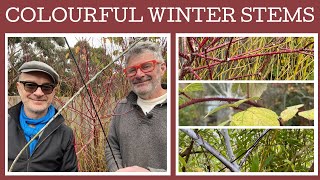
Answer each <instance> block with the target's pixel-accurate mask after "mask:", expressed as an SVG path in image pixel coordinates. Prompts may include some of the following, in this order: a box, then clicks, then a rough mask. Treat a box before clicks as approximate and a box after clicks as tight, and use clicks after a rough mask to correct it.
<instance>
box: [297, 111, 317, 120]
mask: <svg viewBox="0 0 320 180" xmlns="http://www.w3.org/2000/svg"><path fill="white" fill-rule="evenodd" d="M298 115H299V116H302V117H304V118H306V119H309V120H314V110H313V109H311V110H308V111H302V112H299V113H298Z"/></svg>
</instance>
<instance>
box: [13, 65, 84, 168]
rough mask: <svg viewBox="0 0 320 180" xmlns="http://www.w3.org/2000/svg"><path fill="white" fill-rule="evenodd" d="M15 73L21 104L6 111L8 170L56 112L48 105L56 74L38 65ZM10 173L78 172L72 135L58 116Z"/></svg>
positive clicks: (23, 66)
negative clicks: (17, 76)
mask: <svg viewBox="0 0 320 180" xmlns="http://www.w3.org/2000/svg"><path fill="white" fill-rule="evenodd" d="M18 71H19V73H20V74H19V80H18V82H17V89H18V92H19V95H20V97H21V102H20V103H18V104H17V105H15V106H13V107H11V108H9V111H8V112H9V115H8V117H9V120H8V168H10V167H11V165H12V163H13V161H14V159H15V158H16V157H17V155H18V154H19V152H20V151H21V149H22V148H23V147H24V146H25V145H26V144H27V143H28V142H29V141H30V139H32V138H33V137H34V136H35V135H36V134H37V133H38V132H39V131H40V130H41V129H42V128H43V127H44V126H45V125H46V124H47V123H48V122H49V120H50V119H51V118H52V117H53V116H54V115H55V114H56V112H57V110H56V109H55V108H54V107H53V105H52V101H53V98H54V95H55V91H56V86H57V84H58V82H59V75H58V73H57V72H56V71H55V70H54V69H53V68H52V67H50V66H49V65H47V64H45V63H43V62H40V61H29V62H26V63H24V64H23V65H22V66H21V67H20V68H19V70H18ZM13 171H18V172H59V171H60V172H68V171H70V172H75V171H78V168H77V157H76V153H75V148H74V136H73V132H72V129H71V128H70V127H68V126H66V125H65V124H64V118H63V117H62V115H59V116H57V117H56V118H55V119H54V120H53V121H52V122H51V123H50V124H49V126H48V127H47V128H46V129H45V130H44V131H43V132H42V133H41V134H40V136H39V137H37V138H36V139H35V140H34V141H32V142H31V144H30V145H29V147H28V148H27V149H26V150H25V151H24V152H23V153H22V154H21V156H20V157H19V158H18V161H17V162H16V164H15V165H14V166H13Z"/></svg>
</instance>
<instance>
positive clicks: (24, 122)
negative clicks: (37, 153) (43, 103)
mask: <svg viewBox="0 0 320 180" xmlns="http://www.w3.org/2000/svg"><path fill="white" fill-rule="evenodd" d="M54 114H55V109H54V107H53V106H52V105H50V106H49V108H48V112H47V114H46V115H45V116H43V117H41V118H39V119H31V118H29V117H27V115H26V114H25V112H24V106H23V105H22V106H21V109H20V126H21V128H22V130H23V132H24V136H25V137H26V140H27V142H29V141H30V139H31V138H32V137H33V136H34V135H36V134H37V133H38V132H39V131H40V130H41V129H42V128H43V127H44V126H45V125H46V124H47V122H48V121H49V120H50V119H51V118H52V117H53V116H54ZM28 124H32V125H35V127H30V126H29V125H28ZM37 143H38V138H36V139H35V140H34V141H32V142H31V143H30V145H29V150H30V156H31V155H32V153H33V151H34V149H35V148H36V145H37Z"/></svg>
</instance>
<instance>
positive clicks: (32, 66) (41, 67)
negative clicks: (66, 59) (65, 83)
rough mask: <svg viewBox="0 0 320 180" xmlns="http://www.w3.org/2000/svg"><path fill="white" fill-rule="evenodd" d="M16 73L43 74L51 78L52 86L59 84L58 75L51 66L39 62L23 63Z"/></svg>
mask: <svg viewBox="0 0 320 180" xmlns="http://www.w3.org/2000/svg"><path fill="white" fill-rule="evenodd" d="M18 71H19V72H23V73H24V72H34V71H40V72H44V73H47V74H48V75H50V76H51V78H52V80H53V83H54V84H58V82H59V74H58V73H57V72H56V71H55V70H54V69H53V68H52V67H51V66H49V65H48V64H46V63H43V62H40V61H28V62H25V63H24V64H22V66H21V67H20V68H19V70H18Z"/></svg>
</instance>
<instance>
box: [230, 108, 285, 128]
mask: <svg viewBox="0 0 320 180" xmlns="http://www.w3.org/2000/svg"><path fill="white" fill-rule="evenodd" d="M230 125H231V126H280V123H279V121H278V115H277V114H276V113H275V112H273V111H272V110H270V109H266V108H258V107H251V108H248V109H247V110H245V111H242V112H238V113H236V114H234V115H233V116H232V117H231V123H230Z"/></svg>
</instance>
